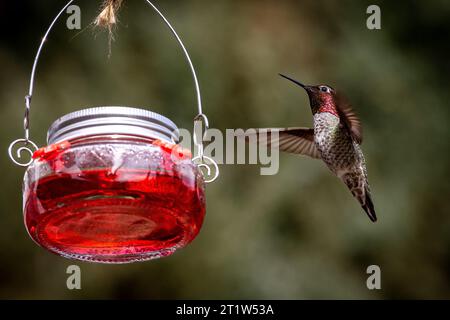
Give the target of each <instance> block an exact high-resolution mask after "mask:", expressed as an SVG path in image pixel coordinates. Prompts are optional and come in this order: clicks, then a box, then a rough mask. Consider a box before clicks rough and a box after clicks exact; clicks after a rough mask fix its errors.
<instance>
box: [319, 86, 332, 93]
mask: <svg viewBox="0 0 450 320" xmlns="http://www.w3.org/2000/svg"><path fill="white" fill-rule="evenodd" d="M319 89H320V91H322V92H327V93H330V92H331V89H330V88H328V87H327V86H320V87H319Z"/></svg>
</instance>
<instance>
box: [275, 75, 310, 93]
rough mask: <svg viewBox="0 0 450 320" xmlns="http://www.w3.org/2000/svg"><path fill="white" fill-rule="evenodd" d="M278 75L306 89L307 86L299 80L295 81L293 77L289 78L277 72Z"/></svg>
mask: <svg viewBox="0 0 450 320" xmlns="http://www.w3.org/2000/svg"><path fill="white" fill-rule="evenodd" d="M279 75H280V76H282V77H283V78H285V79H288V80H289V81H292V82H293V83H295V84H298V85H299V86H300V87H302V88H303V89H305V90H308V86H305V85H304V84H303V83H301V82H299V81H297V80H294V79H292V78H289V77H288V76H285V75H284V74H281V73H280V74H279Z"/></svg>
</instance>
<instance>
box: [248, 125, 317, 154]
mask: <svg viewBox="0 0 450 320" xmlns="http://www.w3.org/2000/svg"><path fill="white" fill-rule="evenodd" d="M249 131H250V130H247V132H246V134H245V138H246V141H247V142H250V143H251V142H253V141H254V142H257V143H259V144H266V145H267V146H269V147H270V148H272V149H276V148H278V149H279V150H280V151H284V152H289V153H295V154H302V155H305V156H309V157H311V158H314V159H321V157H320V153H319V151H318V150H317V148H316V145H315V143H314V129H311V128H286V129H283V128H282V129H275V128H273V129H254V132H253V133H249ZM275 132H276V133H277V134H275ZM252 138H253V140H252Z"/></svg>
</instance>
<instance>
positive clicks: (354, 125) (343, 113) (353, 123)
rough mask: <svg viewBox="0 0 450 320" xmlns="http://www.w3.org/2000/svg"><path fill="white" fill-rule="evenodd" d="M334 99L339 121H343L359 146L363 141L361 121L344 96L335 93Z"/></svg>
mask: <svg viewBox="0 0 450 320" xmlns="http://www.w3.org/2000/svg"><path fill="white" fill-rule="evenodd" d="M336 97H337V102H336V106H337V109H338V112H339V115H340V118H341V120H343V122H344V123H345V125H346V126H347V128H348V129H349V131H350V133H351V135H352V138H353V139H354V140H355V141H356V142H357V143H358V144H361V143H362V140H363V134H362V125H361V121H360V120H359V118H358V116H357V115H356V113H355V111H353V109H352V106H351V105H350V103H349V102H348V100H347V98H346V97H345V96H344V95H342V94H341V93H337V94H336Z"/></svg>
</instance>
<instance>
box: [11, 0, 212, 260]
mask: <svg viewBox="0 0 450 320" xmlns="http://www.w3.org/2000/svg"><path fill="white" fill-rule="evenodd" d="M72 2H73V0H72V1H69V3H68V4H67V5H66V6H65V7H64V8H63V9H62V10H61V11H60V13H59V14H58V15H57V16H56V18H55V19H54V20H53V22H52V24H51V25H50V27H49V29H48V30H47V33H46V35H45V37H44V39H43V41H42V42H41V45H40V47H39V50H38V52H37V55H36V59H35V63H34V65H33V69H32V75H31V80H30V90H29V94H28V95H27V96H26V98H25V100H26V112H25V119H24V130H25V136H24V138H23V139H18V140H16V141H14V142H13V143H12V144H11V145H10V147H9V155H10V157H11V159H12V160H13V161H14V163H16V164H17V165H20V166H25V167H28V168H27V170H26V173H25V178H24V184H23V197H24V199H23V212H24V220H25V226H26V228H27V231H28V233H29V235H30V236H31V238H32V239H33V240H34V241H35V242H36V243H38V244H39V245H40V246H42V247H44V248H46V249H47V250H49V251H51V252H53V253H56V254H59V255H61V256H63V257H66V258H72V259H78V260H84V261H91V262H101V263H127V262H135V261H144V260H149V259H154V258H159V257H163V256H167V255H170V254H172V253H173V252H175V251H176V250H177V249H179V248H182V247H184V246H186V245H187V244H188V243H190V242H191V241H192V240H193V239H194V238H195V237H196V236H197V234H198V232H199V230H200V228H201V226H202V223H203V219H204V215H205V183H208V182H212V181H214V180H215V179H216V178H217V176H218V174H219V171H218V167H217V164H216V163H215V162H214V161H213V160H212V159H210V158H208V157H206V156H204V155H203V143H202V140H203V139H202V137H203V136H204V134H201V135H197V137H195V135H194V143H195V144H196V145H197V152H198V153H197V155H196V157H194V158H192V155H191V152H190V151H189V150H187V149H183V148H182V147H181V146H179V145H178V144H177V143H178V139H179V137H178V128H177V126H176V125H175V124H174V123H173V122H172V121H171V120H169V119H168V118H166V117H164V116H162V115H160V114H157V113H154V112H151V111H148V110H143V109H137V108H129V107H97V108H90V109H85V110H81V111H77V112H73V113H70V114H68V115H65V116H63V117H61V118H60V119H58V120H56V121H55V122H54V123H53V124H52V126H51V127H50V129H49V131H48V135H47V142H48V146H47V147H44V148H40V149H38V147H37V146H36V144H34V143H33V142H32V141H31V140H30V139H29V111H30V107H31V97H32V95H33V84H34V77H35V70H36V66H37V62H38V60H39V56H40V53H41V50H42V47H43V45H44V42H45V40H46V38H47V36H48V34H49V32H50V31H51V29H52V27H53V25H54V24H55V22H56V20H57V19H58V18H59V17H60V16H61V15H62V13H63V12H64V11H65V9H66V8H67V7H68V6H69V5H70V4H71V3H72ZM146 2H148V3H149V4H150V5H151V6H152V8H153V9H154V10H156V12H157V13H158V14H159V15H160V16H161V17H162V19H163V20H164V22H165V23H166V24H167V25H168V26H169V28H170V30H171V31H172V33H173V34H174V36H175V38H176V39H177V41H178V43H179V44H180V46H181V48H182V49H183V52H184V53H185V57H186V59H187V61H188V63H189V66H190V68H191V71H192V75H193V79H194V82H195V88H196V93H197V103H198V115H197V116H196V117H195V119H194V120H195V122H196V124H200V127H201V128H202V129H203V128H204V129H205V131H206V130H207V129H208V119H207V117H206V115H204V114H203V112H202V105H201V95H200V89H199V85H198V81H197V76H196V73H195V69H194V67H193V65H192V62H191V59H190V57H189V54H188V52H187V51H186V49H185V47H184V45H183V43H182V41H181V39H180V38H179V36H178V35H177V33H176V32H175V30H174V29H173V27H172V26H171V25H170V24H169V22H168V21H167V19H166V18H165V17H164V16H163V15H162V14H161V12H160V11H159V10H158V9H157V8H156V7H155V6H154V5H153V4H152V3H151V2H150V1H147V0H146ZM196 127H197V128H198V127H199V126H196ZM201 131H203V130H201ZM202 133H203V132H202ZM198 137H200V139H197V138H198ZM198 140H200V141H198ZM14 150H15V151H16V152H14ZM22 152H28V153H30V154H32V158H31V159H30V161H28V162H27V163H23V162H21V160H22V159H21V153H22ZM201 167H205V168H206V169H207V172H208V174H209V173H211V167H214V174H213V176H212V177H209V179H206V181H205V179H204V176H203V171H202V170H201V169H200V168H201Z"/></svg>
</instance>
